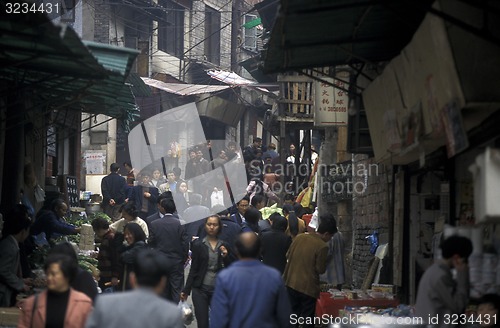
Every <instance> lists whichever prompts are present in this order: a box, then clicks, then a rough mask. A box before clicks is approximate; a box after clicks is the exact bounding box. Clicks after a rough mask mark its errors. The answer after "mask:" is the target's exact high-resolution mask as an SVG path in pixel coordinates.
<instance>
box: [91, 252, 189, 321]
mask: <svg viewBox="0 0 500 328" xmlns="http://www.w3.org/2000/svg"><path fill="white" fill-rule="evenodd" d="M136 262H137V265H136V266H135V269H134V272H132V273H131V274H130V284H131V285H132V286H133V290H130V291H126V292H123V293H111V294H105V295H102V296H99V297H98V298H97V301H96V304H95V307H94V310H93V311H92V313H91V315H90V316H89V319H88V321H87V324H86V325H85V327H86V328H101V327H106V328H122V327H145V328H146V327H165V328H183V327H184V324H183V321H182V313H181V310H180V308H179V307H177V305H176V304H174V303H172V302H170V301H167V300H164V299H163V298H161V297H160V294H161V293H162V291H163V290H164V289H165V286H166V284H167V278H166V276H165V271H166V266H167V264H166V260H165V259H164V256H163V255H162V254H161V253H160V252H158V251H155V250H151V249H147V250H143V251H141V252H139V253H138V254H137V258H136Z"/></svg>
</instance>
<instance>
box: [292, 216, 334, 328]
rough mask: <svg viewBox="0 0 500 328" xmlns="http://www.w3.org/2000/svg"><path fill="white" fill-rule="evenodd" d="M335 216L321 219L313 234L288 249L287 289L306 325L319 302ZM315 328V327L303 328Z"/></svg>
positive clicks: (297, 240) (306, 235)
mask: <svg viewBox="0 0 500 328" xmlns="http://www.w3.org/2000/svg"><path fill="white" fill-rule="evenodd" d="M332 219H333V215H331V214H326V215H323V216H321V217H320V222H321V223H320V225H319V227H318V230H317V231H316V233H314V234H308V233H302V234H299V235H297V236H296V237H295V238H294V239H293V242H292V245H291V246H290V249H289V250H288V254H287V259H288V262H287V264H286V267H285V272H284V273H283V279H284V280H285V284H286V286H287V289H288V294H289V297H290V302H291V303H292V311H293V313H294V314H295V315H297V317H302V318H304V320H306V322H313V317H314V310H315V308H316V299H317V298H318V297H319V293H320V287H319V275H320V274H322V273H324V272H325V271H326V260H327V255H328V245H327V244H326V243H327V242H328V241H329V240H330V238H331V237H332V236H333V234H334V233H335V232H337V228H336V226H335V225H334V224H333V222H332ZM304 327H312V325H307V324H306V325H304Z"/></svg>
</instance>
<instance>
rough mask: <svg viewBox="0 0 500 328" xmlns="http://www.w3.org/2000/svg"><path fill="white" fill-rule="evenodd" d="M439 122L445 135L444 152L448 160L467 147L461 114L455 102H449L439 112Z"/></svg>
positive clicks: (467, 141) (467, 142)
mask: <svg viewBox="0 0 500 328" xmlns="http://www.w3.org/2000/svg"><path fill="white" fill-rule="evenodd" d="M441 120H442V121H443V126H444V131H445V133H446V150H447V153H448V158H450V157H453V156H455V155H456V154H458V153H460V152H461V151H463V150H465V149H467V147H469V140H468V139H467V133H466V131H465V128H464V124H463V121H462V114H461V113H460V108H458V103H457V101H456V100H453V101H451V102H449V103H448V104H447V105H446V106H445V107H444V108H443V109H442V110H441Z"/></svg>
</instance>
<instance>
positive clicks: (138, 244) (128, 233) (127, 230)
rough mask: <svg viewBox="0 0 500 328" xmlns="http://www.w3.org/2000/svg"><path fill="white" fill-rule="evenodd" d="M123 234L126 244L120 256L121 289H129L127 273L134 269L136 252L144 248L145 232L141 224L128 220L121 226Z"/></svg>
mask: <svg viewBox="0 0 500 328" xmlns="http://www.w3.org/2000/svg"><path fill="white" fill-rule="evenodd" d="M123 235H124V238H125V241H126V242H127V244H128V246H127V247H126V248H125V250H124V251H123V253H122V254H121V256H120V258H121V261H122V263H123V281H122V287H123V290H129V289H131V286H130V282H129V278H128V277H129V274H130V272H132V271H134V266H135V263H136V262H135V261H136V256H137V254H138V253H139V252H140V251H141V250H143V249H145V248H146V247H147V246H146V234H145V233H144V230H142V228H141V226H140V225H138V224H137V223H134V222H129V223H127V224H126V225H125V227H124V228H123Z"/></svg>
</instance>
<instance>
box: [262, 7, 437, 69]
mask: <svg viewBox="0 0 500 328" xmlns="http://www.w3.org/2000/svg"><path fill="white" fill-rule="evenodd" d="M432 2H433V1H431V0H408V1H401V0H384V1H382V0H330V1H325V0H308V1H302V0H281V9H280V12H279V14H278V16H277V18H276V22H275V24H274V27H273V29H272V33H271V38H270V41H269V43H268V49H267V51H266V52H265V62H264V69H265V71H266V72H283V71H287V70H294V69H301V68H309V67H324V66H337V65H345V64H350V63H359V62H379V61H387V60H390V59H392V58H393V57H394V56H396V55H397V54H399V52H400V51H401V49H402V48H403V47H404V46H405V45H406V44H407V43H408V42H409V41H410V40H411V37H412V35H413V33H414V32H415V30H416V29H417V28H418V26H419V25H420V23H421V21H422V19H423V17H424V15H425V13H426V11H427V9H428V8H429V7H430V5H431V4H432Z"/></svg>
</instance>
